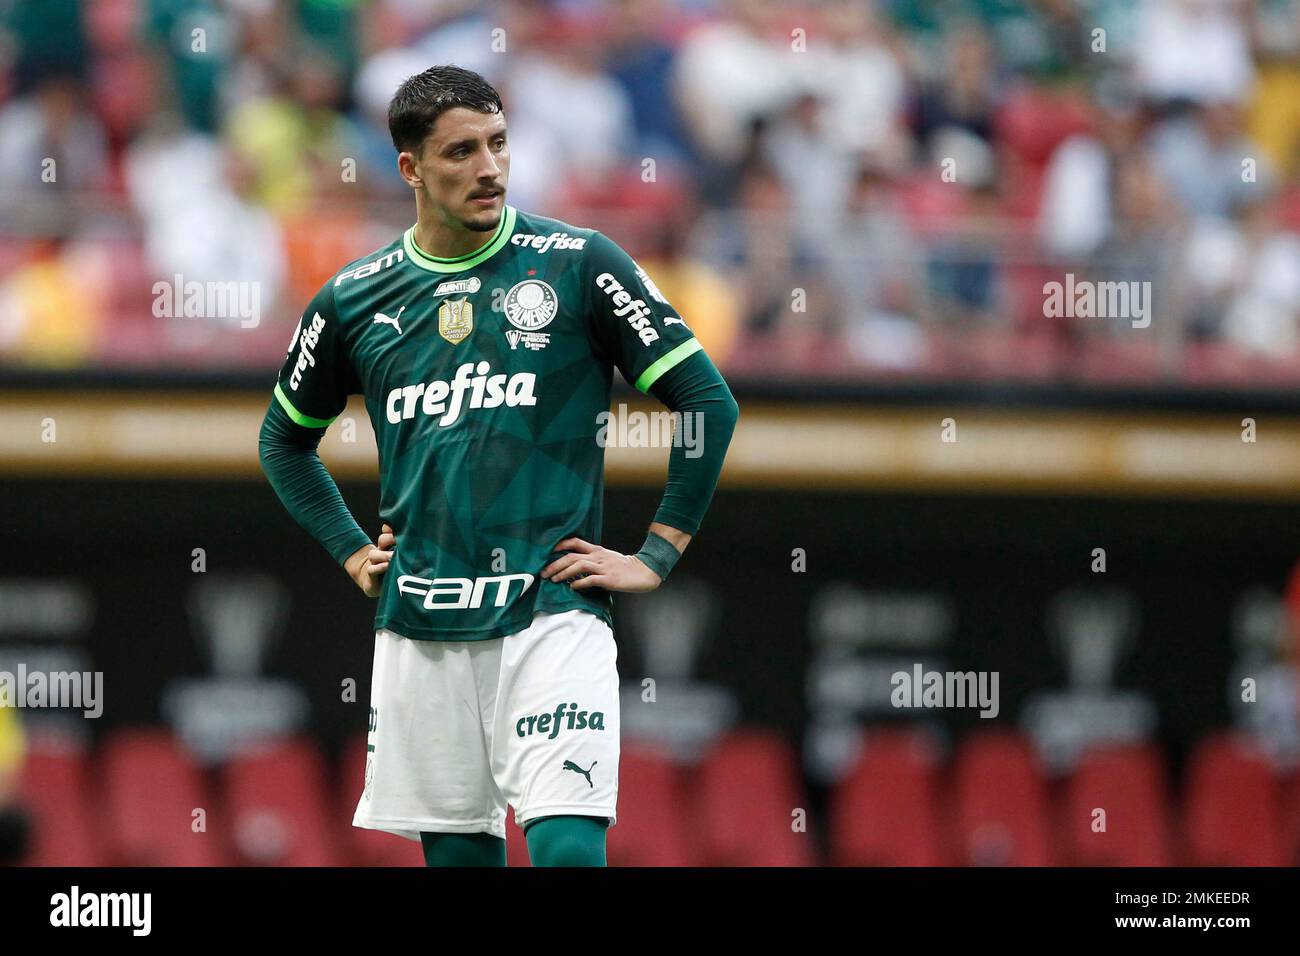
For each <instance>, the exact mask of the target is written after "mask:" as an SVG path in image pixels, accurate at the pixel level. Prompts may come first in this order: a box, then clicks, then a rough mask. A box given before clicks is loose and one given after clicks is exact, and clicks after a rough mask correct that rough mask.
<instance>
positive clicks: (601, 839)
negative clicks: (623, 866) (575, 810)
mask: <svg viewBox="0 0 1300 956" xmlns="http://www.w3.org/2000/svg"><path fill="white" fill-rule="evenodd" d="M608 827H609V821H608V820H606V819H605V818H604V817H568V816H559V817H539V818H538V819H536V820H530V821H529V823H528V826H526V827H524V836H525V837H526V838H527V840H528V858H529V859H530V860H531V861H532V863H533V866H604V865H605V830H606V829H608Z"/></svg>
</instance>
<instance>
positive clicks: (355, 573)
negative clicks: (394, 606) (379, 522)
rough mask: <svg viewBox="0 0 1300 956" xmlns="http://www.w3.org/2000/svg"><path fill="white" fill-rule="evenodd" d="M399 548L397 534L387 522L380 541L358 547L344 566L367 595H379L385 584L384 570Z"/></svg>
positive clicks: (380, 534)
mask: <svg viewBox="0 0 1300 956" xmlns="http://www.w3.org/2000/svg"><path fill="white" fill-rule="evenodd" d="M396 548H397V535H395V534H394V533H393V529H392V527H391V526H389V525H387V524H385V525H384V526H383V528H382V529H381V530H380V533H379V541H378V542H376V543H375V544H374V545H366V546H365V547H364V548H359V549H357V551H356V553H354V554H353V555H352V557H350V558H348V560H347V563H346V564H345V565H344V567H345V568H346V569H347V572H348V574H350V575H351V576H352V580H353V581H356V582H357V587H359V588H361V591H362V593H364V594H365V596H366V597H372V598H373V597H379V592H380V591H381V590H382V588H383V585H384V572H385V571H387V570H388V564H389V562H390V561H392V560H393V551H394V550H395V549H396Z"/></svg>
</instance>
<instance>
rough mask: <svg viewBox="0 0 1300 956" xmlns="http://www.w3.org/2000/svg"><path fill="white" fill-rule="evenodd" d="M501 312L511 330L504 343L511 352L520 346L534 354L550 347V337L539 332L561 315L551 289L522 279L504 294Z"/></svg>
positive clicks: (546, 285) (542, 284)
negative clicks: (503, 312) (507, 344)
mask: <svg viewBox="0 0 1300 956" xmlns="http://www.w3.org/2000/svg"><path fill="white" fill-rule="evenodd" d="M503 308H504V309H505V313H506V321H508V322H509V323H510V324H511V325H513V326H514V328H512V329H506V341H507V342H509V343H510V348H512V349H517V348H518V347H519V346H520V345H523V347H524V348H526V349H532V350H533V351H537V350H539V349H544V348H546V346H547V345H548V344H550V341H551V336H550V333H548V332H542V331H540V330H541V329H543V328H545V327H546V326H547V325H549V324H550V323H551V320H552V319H554V318H555V316H556V315H557V314H558V313H559V311H560V298H559V296H557V295H556V294H555V290H554V289H552V288H551V287H550V285H548V284H547V283H545V282H543V281H542V280H541V279H525V280H524V281H523V282H520V283H517V284H516V285H514V286H513V287H512V288H511V289H510V291H509V292H507V293H506V298H505V304H504V306H503Z"/></svg>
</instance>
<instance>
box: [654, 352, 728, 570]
mask: <svg viewBox="0 0 1300 956" xmlns="http://www.w3.org/2000/svg"><path fill="white" fill-rule="evenodd" d="M651 393H652V394H653V395H654V396H655V397H656V398H658V399H659V400H660V401H661V402H663V403H664V404H665V405H666V406H668V408H669V409H671V410H672V411H674V412H680V413H681V415H682V420H681V422H679V425H678V427H679V428H680V429H681V430H682V440H681V441H680V442H677V441H674V443H673V447H672V451H671V452H670V453H669V456H668V482H667V485H666V486H665V488H664V495H663V498H662V500H661V501H660V503H659V509H658V511H656V512H655V516H654V520H655V523H656V524H659V525H664V526H667V529H668V530H670V531H676V532H677V533H678V534H680V535H682V536H684V538H685V540H684V541H683V540H681V539H680V538H677V537H675V536H673V535H669V534H664V533H663V532H662V531H659V532H657V533H659V534H661V535H662V536H663V537H664V538H666V539H668V541H669V542H670V543H671V544H673V545H674V547H677V549H678V550H679V551H680V550H682V549H683V548H684V547H685V545H686V542H689V541H690V538H691V536H692V535H694V534H695V533H696V532H697V531H699V528H700V522H701V521H703V520H704V514H705V512H706V511H708V509H709V503H710V502H711V501H712V500H713V492H714V490H715V489H716V488H717V486H718V476H719V475H720V474H721V473H722V462H723V460H724V459H725V458H726V457H727V448H728V447H730V445H731V436H732V433H733V432H734V431H735V428H736V421H737V419H738V418H739V416H740V407H739V406H738V405H737V404H736V400H735V398H733V397H732V394H731V389H729V388H728V387H727V383H726V382H725V381H723V378H722V375H721V374H720V373H719V372H718V369H717V367H716V366H714V364H713V362H712V361H711V360H710V359H709V357H708V356H707V355H705V354H704V353H703V352H696V353H695V354H694V355H692V356H691V357H690V358H689V359H687V360H686V361H684V362H682V363H681V364H680V365H679V366H677V368H675V369H673V370H671V371H670V372H668V373H667V374H666V375H664V376H663V378H661V379H660V380H659V381H658V382H656V383H655V384H654V385H653V386H652V387H651ZM688 416H689V417H688ZM651 530H652V531H654V530H656V529H655V528H654V526H653V525H652V526H651Z"/></svg>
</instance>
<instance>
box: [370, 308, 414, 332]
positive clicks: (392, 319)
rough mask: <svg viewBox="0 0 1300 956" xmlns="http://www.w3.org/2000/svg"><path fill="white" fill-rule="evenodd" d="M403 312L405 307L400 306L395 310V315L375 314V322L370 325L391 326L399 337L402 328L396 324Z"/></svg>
mask: <svg viewBox="0 0 1300 956" xmlns="http://www.w3.org/2000/svg"><path fill="white" fill-rule="evenodd" d="M405 311H406V306H402V307H401V308H400V309H398V310H397V314H396V315H384V313H382V312H376V313H375V321H374V322H372V323H371V324H372V325H378V324H379V323H381V322H382V323H384V324H385V325H391V326H392V327H393V328H395V329H397V334H398V335H401V334H402V327H401V326H400V325H398V324H397V320H398V319H400V318H401V317H402V313H403V312H405Z"/></svg>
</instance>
